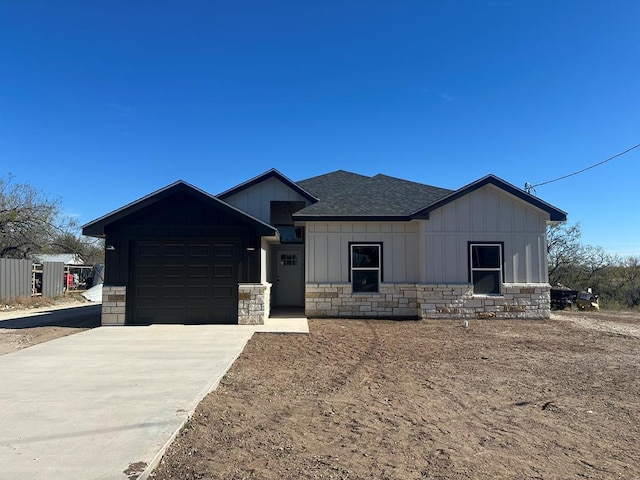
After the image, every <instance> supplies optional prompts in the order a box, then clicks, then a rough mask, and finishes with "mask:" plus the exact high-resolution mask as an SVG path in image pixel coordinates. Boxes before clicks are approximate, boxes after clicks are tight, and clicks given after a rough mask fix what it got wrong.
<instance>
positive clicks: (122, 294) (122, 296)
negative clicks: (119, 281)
mask: <svg viewBox="0 0 640 480" xmlns="http://www.w3.org/2000/svg"><path fill="white" fill-rule="evenodd" d="M126 306H127V287H126V286H118V285H103V286H102V320H101V323H102V325H124V324H125V316H126V315H125V311H126Z"/></svg>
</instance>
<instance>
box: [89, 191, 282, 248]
mask: <svg viewBox="0 0 640 480" xmlns="http://www.w3.org/2000/svg"><path fill="white" fill-rule="evenodd" d="M181 192H185V193H187V194H189V195H191V196H193V197H194V198H196V199H198V200H201V201H203V202H205V203H207V204H208V205H210V206H211V207H212V208H217V209H219V210H222V211H223V212H224V213H226V214H228V215H230V216H231V217H235V218H238V219H240V220H242V221H244V222H245V223H248V224H250V225H252V226H254V227H255V228H256V229H257V231H258V234H259V235H262V236H269V235H276V232H277V231H276V229H275V228H274V227H272V226H271V225H268V224H267V223H264V222H263V221H262V220H259V219H257V218H255V217H253V216H252V215H249V214H248V213H245V212H243V211H242V210H239V209H237V208H235V207H233V206H231V205H229V204H228V203H225V202H223V201H222V200H220V199H218V198H216V197H214V196H213V195H210V194H208V193H207V192H205V191H204V190H200V189H199V188H197V187H194V186H193V185H191V184H189V183H187V182H185V181H183V180H178V181H177V182H174V183H172V184H171V185H167V186H166V187H164V188H161V189H160V190H157V191H155V192H152V193H150V194H149V195H146V196H144V197H142V198H140V199H138V200H136V201H134V202H131V203H129V204H128V205H125V206H124V207H121V208H119V209H117V210H114V211H113V212H111V213H108V214H106V215H103V216H102V217H100V218H97V219H96V220H93V221H92V222H89V223H87V224H86V225H83V226H82V234H83V235H88V236H92V237H102V236H104V234H105V233H104V229H105V227H106V226H107V225H110V224H112V223H115V222H117V221H119V220H122V219H124V218H126V217H128V216H130V215H133V214H134V213H137V212H139V211H140V210H142V209H144V208H147V207H149V206H151V205H153V204H155V203H157V202H159V201H161V200H164V199H166V198H168V197H170V196H172V195H175V194H176V193H181Z"/></svg>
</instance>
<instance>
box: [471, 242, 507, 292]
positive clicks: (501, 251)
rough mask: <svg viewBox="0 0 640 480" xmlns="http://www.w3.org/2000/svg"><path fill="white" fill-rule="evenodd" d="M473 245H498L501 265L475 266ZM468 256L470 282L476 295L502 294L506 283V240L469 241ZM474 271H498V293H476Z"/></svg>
mask: <svg viewBox="0 0 640 480" xmlns="http://www.w3.org/2000/svg"><path fill="white" fill-rule="evenodd" d="M473 247H498V252H499V257H500V260H499V266H497V267H474V266H473ZM467 256H468V265H469V283H470V284H471V286H472V288H473V290H474V291H473V294H474V295H492V296H501V295H502V294H503V292H502V284H503V283H504V242H491V241H478V242H475V241H470V242H467ZM474 272H498V275H499V278H498V292H497V293H491V292H489V293H476V291H475V283H474V281H473V274H474Z"/></svg>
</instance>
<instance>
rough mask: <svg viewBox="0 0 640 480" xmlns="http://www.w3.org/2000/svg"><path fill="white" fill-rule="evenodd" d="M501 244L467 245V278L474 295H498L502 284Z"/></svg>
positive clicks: (502, 248) (502, 247)
mask: <svg viewBox="0 0 640 480" xmlns="http://www.w3.org/2000/svg"><path fill="white" fill-rule="evenodd" d="M503 250H504V246H503V244H502V243H471V242H470V243H469V276H470V281H471V283H472V284H473V293H474V294H476V295H500V294H501V293H502V282H503V271H504V269H503V256H502V254H503Z"/></svg>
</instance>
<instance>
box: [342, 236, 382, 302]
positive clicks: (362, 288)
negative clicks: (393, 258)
mask: <svg viewBox="0 0 640 480" xmlns="http://www.w3.org/2000/svg"><path fill="white" fill-rule="evenodd" d="M349 274H350V280H351V286H352V291H353V292H354V293H358V292H366V293H377V292H379V291H380V282H381V281H382V243H349Z"/></svg>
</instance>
